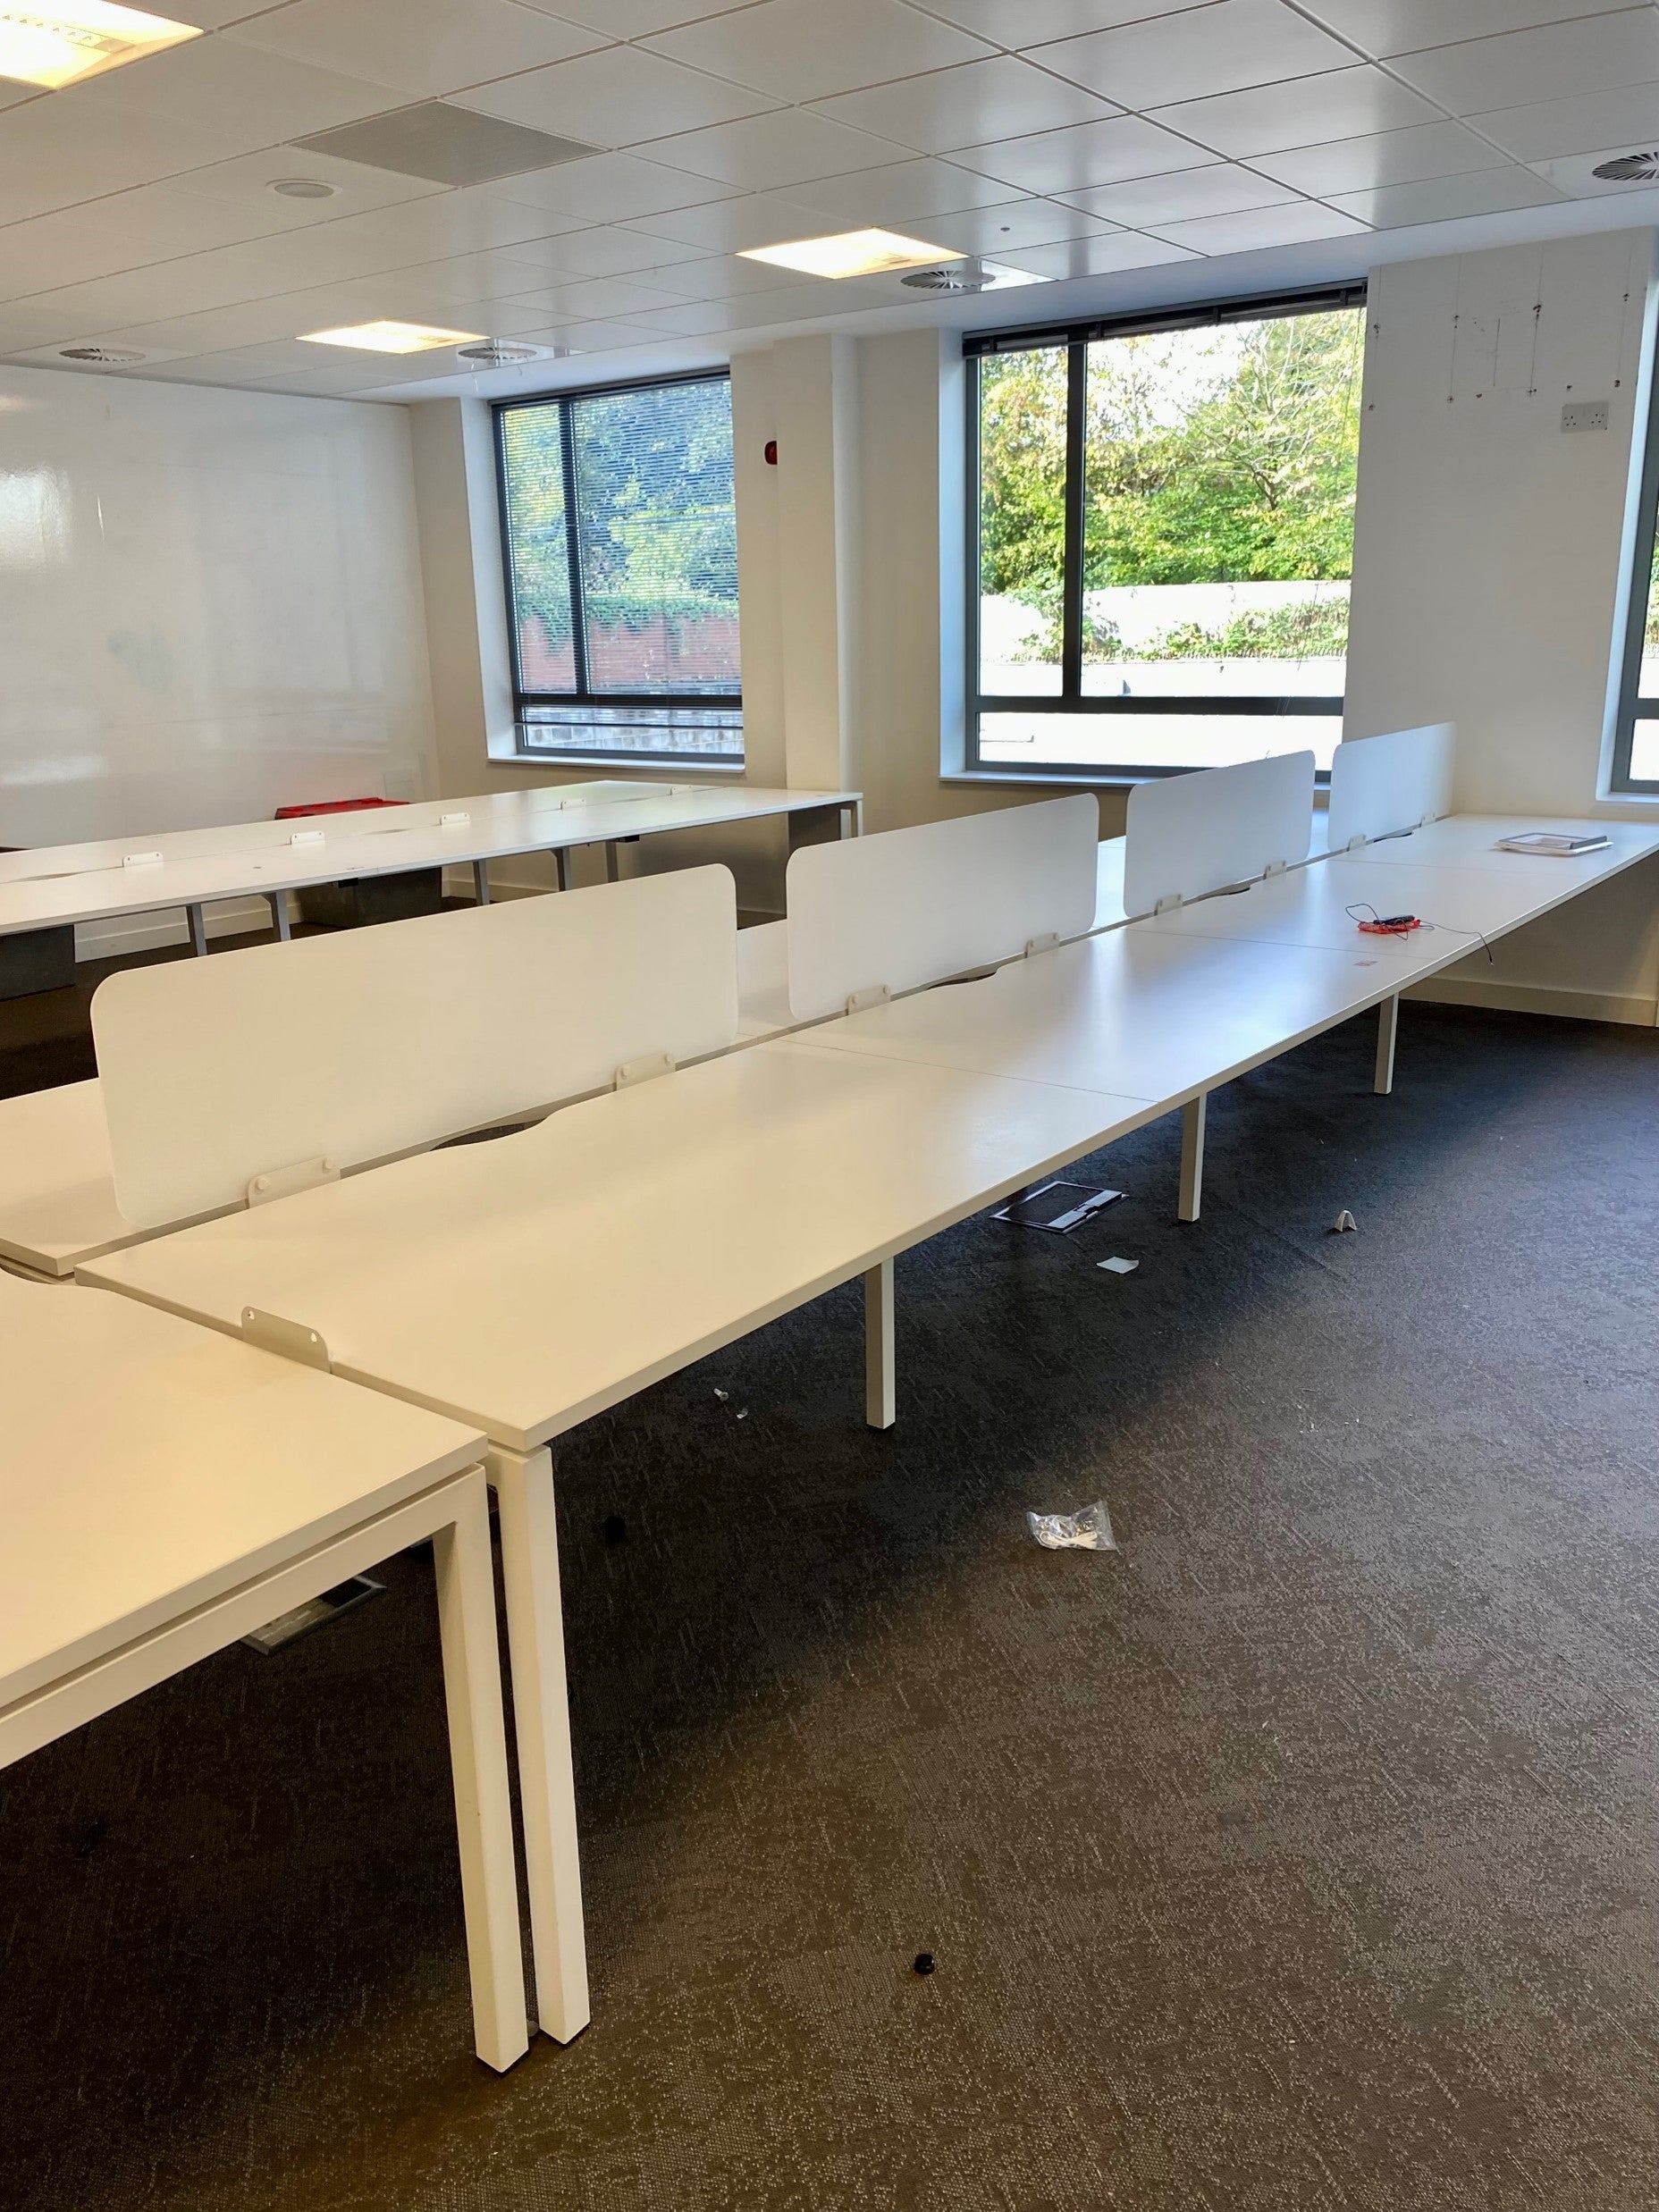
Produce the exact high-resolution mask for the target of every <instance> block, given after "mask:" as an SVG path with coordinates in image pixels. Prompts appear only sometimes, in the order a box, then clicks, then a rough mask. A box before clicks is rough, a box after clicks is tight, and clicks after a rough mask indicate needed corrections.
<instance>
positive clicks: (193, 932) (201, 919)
mask: <svg viewBox="0 0 1659 2212" xmlns="http://www.w3.org/2000/svg"><path fill="white" fill-rule="evenodd" d="M184 919H185V920H186V921H188V922H189V925H190V950H191V951H192V952H193V953H194V954H195V955H196V956H197V958H198V959H199V958H200V957H201V955H203V954H204V953H205V952H206V950H207V918H206V915H205V914H204V913H203V912H202V910H201V908H200V907H199V906H187V907H186V908H185V910H184Z"/></svg>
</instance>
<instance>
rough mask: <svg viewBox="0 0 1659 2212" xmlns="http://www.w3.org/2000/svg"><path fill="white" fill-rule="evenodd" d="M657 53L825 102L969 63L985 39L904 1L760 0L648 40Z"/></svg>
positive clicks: (779, 94)
mask: <svg viewBox="0 0 1659 2212" xmlns="http://www.w3.org/2000/svg"><path fill="white" fill-rule="evenodd" d="M651 46H652V48H653V52H655V53H658V54H666V55H669V56H671V58H672V59H673V60H675V61H677V62H688V63H691V64H692V66H693V67H694V68H697V69H707V70H712V71H714V73H715V74H716V75H717V76H720V77H729V78H730V79H731V80H732V81H733V82H734V83H735V84H743V85H753V86H754V88H755V90H756V91H757V92H768V93H771V95H772V97H774V98H775V99H779V100H820V99H825V98H828V97H829V95H831V94H832V93H837V92H850V91H852V90H853V89H854V88H855V87H857V86H860V85H872V84H881V83H884V82H886V81H887V80H889V79H891V78H895V77H908V76H914V74H915V73H916V72H917V71H921V70H932V69H944V68H946V67H947V66H948V65H949V64H950V63H952V62H972V61H975V60H978V59H979V58H980V57H981V55H985V54H987V53H989V52H990V48H989V47H988V46H986V45H985V43H984V41H983V40H982V39H979V38H972V37H970V36H969V34H968V33H967V32H966V31H964V30H958V29H955V28H953V26H952V25H950V24H948V23H941V22H938V21H935V20H934V19H933V18H932V17H931V16H927V15H922V14H921V13H918V12H917V10H916V9H914V8H911V7H905V5H904V4H903V0H835V4H834V5H833V6H832V7H827V6H826V5H825V4H824V0H761V4H760V5H759V6H757V7H750V8H745V9H743V10H742V11H741V13H738V14H737V15H716V16H713V17H712V18H711V19H710V21H707V22H704V23H694V24H691V25H690V26H689V27H688V28H686V29H684V30H671V31H669V32H668V33H666V34H665V35H664V36H663V37H661V38H653V40H652V41H651Z"/></svg>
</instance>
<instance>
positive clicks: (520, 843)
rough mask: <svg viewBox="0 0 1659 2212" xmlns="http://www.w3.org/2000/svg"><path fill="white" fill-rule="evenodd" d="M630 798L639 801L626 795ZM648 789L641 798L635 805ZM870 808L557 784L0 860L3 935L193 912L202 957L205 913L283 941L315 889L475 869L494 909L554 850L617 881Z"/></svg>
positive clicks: (811, 831)
mask: <svg viewBox="0 0 1659 2212" xmlns="http://www.w3.org/2000/svg"><path fill="white" fill-rule="evenodd" d="M619 789H620V790H625V791H626V792H627V794H628V795H626V796H619V795H618V792H619ZM636 791H638V792H640V793H642V794H643V795H640V796H634V795H632V794H633V793H634V792H636ZM573 793H574V794H577V796H575V797H573V796H572V794H573ZM583 794H587V795H583ZM859 808H860V799H859V795H858V794H857V793H856V792H851V791H782V790H770V789H762V788H760V787H756V786H746V785H743V784H715V785H697V786H690V785H678V784H676V785H646V786H617V785H611V784H607V785H603V786H594V787H589V786H580V785H563V786H560V785H557V784H549V785H538V786H533V787H532V788H529V789H526V790H523V791H511V792H494V793H486V794H484V795H482V796H480V797H476V798H461V799H443V800H433V801H427V802H425V803H422V804H420V805H418V806H408V807H388V808H385V809H383V810H376V811H375V812H369V813H363V814H334V815H324V816H319V817H316V818H314V819H307V820H299V821H283V822H244V823H236V824H232V825H231V826H230V827H228V828H223V829H215V830H207V829H202V830H186V831H181V832H177V833H174V834H173V836H170V837H131V838H126V839H107V838H106V839H104V840H102V841H100V842H99V843H97V844H95V845H60V846H43V847H39V848H38V849H36V850H34V851H32V852H24V853H11V854H0V937H4V936H9V935H13V934H15V933H17V932H20V931H24V930H30V929H54V928H62V927H64V926H66V925H68V924H71V923H74V922H90V921H107V920H109V919H111V918H113V917H114V916H115V915H119V914H135V913H158V912H165V911H168V910H173V909H179V908H182V909H183V910H184V911H185V913H187V914H188V915H189V921H190V932H191V941H192V943H193V945H194V946H195V948H196V950H197V951H198V952H204V951H206V924H205V921H204V920H203V913H202V910H203V908H204V907H205V906H206V905H208V904H212V903H213V902H215V900H222V899H235V898H248V897H252V896H258V897H262V898H265V899H266V900H268V901H269V902H270V903H271V909H272V914H273V918H274V921H275V924H276V928H277V931H278V934H279V935H285V934H286V932H287V928H288V921H287V907H286V904H285V901H286V895H287V894H288V893H289V892H290V891H299V890H304V889H306V888H307V887H309V886H316V885H318V884H326V883H339V882H343V881H348V880H353V879H358V878H360V877H365V876H369V877H373V876H385V875H397V874H401V873H404V872H405V871H410V870H416V869H423V868H443V867H450V866H460V865H469V866H470V867H471V869H472V871H473V879H474V887H475V890H476V894H477V896H479V897H480V898H481V899H487V898H488V896H489V876H488V870H489V863H490V862H492V861H493V860H507V859H510V858H512V857H514V856H515V855H518V854H526V853H552V854H554V855H555V857H556V858H559V859H560V863H561V871H560V872H561V880H562V879H563V871H562V860H563V856H565V855H567V854H569V853H571V852H573V851H575V850H576V849H577V848H578V847H580V846H583V845H602V846H603V847H604V848H605V852H606V867H607V873H608V875H610V876H611V877H614V876H615V875H616V873H617V871H618V860H617V853H618V848H619V846H620V845H623V844H627V843H630V842H633V841H636V840H637V839H639V838H641V837H665V836H668V835H669V834H671V833H672V832H673V831H675V830H685V829H710V828H720V827H724V826H728V825H729V824H731V823H734V822H747V821H765V820H778V819H783V820H787V822H788V823H789V825H790V829H791V834H792V836H793V835H796V834H799V835H802V836H805V837H813V836H819V835H822V834H825V833H828V834H835V833H836V832H837V831H838V829H839V828H840V826H841V824H842V822H843V821H844V820H845V821H847V822H849V823H850V824H851V825H852V826H853V828H857V825H858V818H859ZM446 817H449V818H452V819H448V820H446V819H445V818H446ZM296 838H298V839H299V840H300V841H299V842H298V843H296V842H294V840H295V839H296ZM134 853H144V854H148V853H156V854H160V855H161V857H160V858H159V859H157V860H147V861H142V862H138V863H136V864H134V865H131V866H130V865H128V864H126V856H127V855H128V854H134Z"/></svg>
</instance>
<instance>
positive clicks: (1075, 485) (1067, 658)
mask: <svg viewBox="0 0 1659 2212" xmlns="http://www.w3.org/2000/svg"><path fill="white" fill-rule="evenodd" d="M1066 355H1067V360H1066V379H1065V550H1064V551H1063V553H1062V555H1061V571H1060V573H1061V627H1060V695H1061V697H1062V698H1065V699H1080V698H1081V697H1082V688H1083V532H1084V526H1085V516H1086V498H1085V494H1086V492H1087V488H1088V487H1087V481H1086V478H1087V469H1088V453H1087V449H1086V442H1085V432H1086V428H1087V412H1086V406H1087V400H1088V379H1089V349H1088V347H1087V346H1082V345H1073V346H1068V347H1067V349H1066Z"/></svg>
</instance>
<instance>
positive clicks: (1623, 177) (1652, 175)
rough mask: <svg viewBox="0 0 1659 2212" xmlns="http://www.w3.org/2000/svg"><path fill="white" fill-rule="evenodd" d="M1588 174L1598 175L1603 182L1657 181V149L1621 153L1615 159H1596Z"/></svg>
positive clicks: (1643, 182)
mask: <svg viewBox="0 0 1659 2212" xmlns="http://www.w3.org/2000/svg"><path fill="white" fill-rule="evenodd" d="M1590 174H1591V175H1592V176H1593V177H1599V178H1600V179H1601V180H1602V181H1603V183H1604V184H1653V183H1655V182H1659V151H1655V152H1653V153H1648V154H1621V155H1620V156H1619V157H1618V159H1617V160H1616V161H1598V162H1597V163H1596V166H1595V168H1594V169H1592V170H1591V172H1590Z"/></svg>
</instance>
